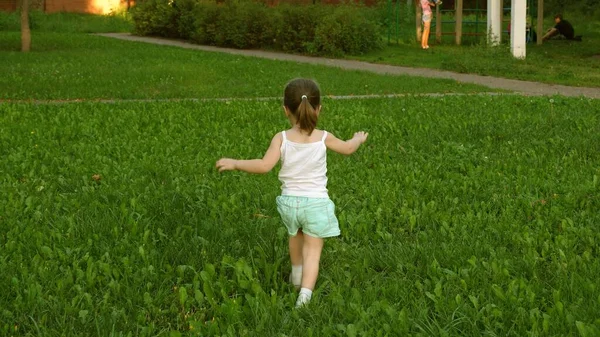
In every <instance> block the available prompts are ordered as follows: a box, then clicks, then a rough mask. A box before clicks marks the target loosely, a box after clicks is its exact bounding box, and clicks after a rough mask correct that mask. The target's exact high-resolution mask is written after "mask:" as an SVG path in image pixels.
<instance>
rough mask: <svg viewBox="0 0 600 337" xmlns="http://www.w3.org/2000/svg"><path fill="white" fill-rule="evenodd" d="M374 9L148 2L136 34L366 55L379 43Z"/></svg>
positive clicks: (138, 12)
mask: <svg viewBox="0 0 600 337" xmlns="http://www.w3.org/2000/svg"><path fill="white" fill-rule="evenodd" d="M373 13H374V9H370V8H366V7H361V6H356V5H340V6H328V5H309V6H303V5H295V6H292V5H281V6H278V7H267V6H266V5H265V4H263V3H260V2H254V1H226V2H225V3H223V4H218V3H215V2H208V1H204V0H173V2H172V3H170V2H169V1H168V0H146V1H144V2H142V3H141V4H140V5H138V6H137V7H136V9H135V11H134V15H133V19H134V22H135V26H136V29H135V32H136V33H137V34H140V35H159V36H164V37H176V38H181V39H187V40H192V41H193V42H196V43H199V44H205V45H214V46H220V47H232V48H240V49H255V48H262V49H276V50H283V51H286V52H296V53H307V54H312V55H342V54H345V53H353V54H357V53H364V52H367V51H369V50H372V49H375V48H377V47H378V46H379V45H380V40H381V39H380V36H381V35H380V23H379V22H378V20H373V17H375V15H373Z"/></svg>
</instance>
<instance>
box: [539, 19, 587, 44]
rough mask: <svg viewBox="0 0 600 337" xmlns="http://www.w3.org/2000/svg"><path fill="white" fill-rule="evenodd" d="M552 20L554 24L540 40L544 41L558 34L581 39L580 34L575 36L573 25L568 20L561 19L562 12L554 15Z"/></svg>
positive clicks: (567, 37)
mask: <svg viewBox="0 0 600 337" xmlns="http://www.w3.org/2000/svg"><path fill="white" fill-rule="evenodd" d="M554 22H555V23H556V25H555V26H554V27H552V28H550V30H548V32H546V35H544V37H542V41H546V40H548V39H550V38H552V37H555V36H558V35H562V36H564V37H565V38H566V39H567V40H575V41H581V35H578V36H575V29H573V25H571V23H570V22H569V21H567V20H563V18H562V14H556V15H555V16H554Z"/></svg>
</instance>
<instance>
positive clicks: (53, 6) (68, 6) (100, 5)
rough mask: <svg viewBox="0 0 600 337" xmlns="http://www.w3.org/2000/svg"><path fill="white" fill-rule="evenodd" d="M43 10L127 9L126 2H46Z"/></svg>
mask: <svg viewBox="0 0 600 337" xmlns="http://www.w3.org/2000/svg"><path fill="white" fill-rule="evenodd" d="M0 1H3V0H0ZM130 3H131V5H132V6H133V1H130ZM44 8H45V11H46V13H53V12H77V13H91V14H108V13H110V12H111V11H115V10H118V9H121V8H127V0H46V3H45V6H44Z"/></svg>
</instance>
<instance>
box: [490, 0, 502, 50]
mask: <svg viewBox="0 0 600 337" xmlns="http://www.w3.org/2000/svg"><path fill="white" fill-rule="evenodd" d="M502 10H503V8H502V0H487V35H488V43H489V44H490V45H491V46H497V45H498V44H500V42H502Z"/></svg>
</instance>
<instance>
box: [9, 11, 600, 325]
mask: <svg viewBox="0 0 600 337" xmlns="http://www.w3.org/2000/svg"><path fill="white" fill-rule="evenodd" d="M7 17H9V18H10V16H0V18H2V20H5V21H0V24H5V25H9V24H10V22H9V23H6V22H8V21H6V20H7V19H6V18H7ZM63 18H64V19H65V20H64V21H62V22H66V23H69V22H79V23H81V22H86V24H87V26H86V24H72V25H66V26H64V25H63V26H58V28H57V27H55V26H52V24H54V23H52V22H55V21H52V20H54V19H48V18H47V17H45V16H44V17H41V19H39V20H38V27H40V28H39V29H38V31H36V32H34V44H35V46H36V47H34V52H32V53H30V54H28V55H23V54H20V53H18V52H16V49H17V48H18V33H16V32H11V31H8V30H6V31H5V30H3V32H1V33H0V57H1V58H2V59H3V60H6V62H2V63H0V72H1V73H2V74H3V75H4V76H2V77H0V99H1V100H4V102H0V158H2V160H0V270H2V271H3V272H2V273H1V274H0V289H2V290H3V291H2V292H1V293H0V335H2V336H65V335H66V336H169V337H171V336H173V337H174V336H181V335H185V336H217V335H224V336H401V335H415V336H482V335H489V336H565V335H571V336H597V335H599V334H600V316H598V312H600V305H599V304H598V303H600V290H599V287H598V282H597V279H598V275H599V274H600V262H599V258H598V257H599V254H600V234H598V231H597V224H598V223H599V222H600V215H599V214H598V212H597V210H598V209H599V208H600V198H599V195H600V193H599V186H598V185H599V181H598V180H599V177H600V145H599V144H600V120H599V118H600V117H599V116H600V107H599V105H598V102H597V100H589V99H585V98H562V97H558V96H556V97H551V98H550V97H535V98H531V97H523V96H518V95H510V94H505V95H494V96H491V95H479V94H478V93H480V92H481V91H484V90H486V89H485V88H482V87H478V86H472V85H462V84H459V83H456V82H453V81H444V80H435V81H433V80H430V79H421V78H409V77H391V76H379V75H373V74H368V73H363V72H345V71H342V70H337V69H331V68H325V67H316V66H307V65H299V64H294V63H283V62H275V61H265V60H258V59H252V58H242V57H236V56H227V55H219V54H213V53H204V52H195V51H186V50H180V49H176V48H167V47H159V46H150V45H145V44H136V43H127V42H123V41H115V40H112V39H106V38H101V37H97V36H88V35H85V34H82V32H91V31H105V30H113V29H114V24H112V23H108V24H107V23H106V22H104V21H101V20H100V19H93V20H99V21H93V20H84V21H77V20H79V19H77V16H73V17H71V16H65V17H63ZM43 20H50V21H48V22H47V23H44V21H43ZM102 20H113V18H103V19H102ZM44 25H46V26H44ZM4 27H6V26H4ZM42 27H50V28H47V29H46V28H42ZM65 27H66V28H65ZM69 27H71V28H69ZM111 27H112V28H111ZM123 29H125V30H126V27H124V28H123ZM56 30H58V31H56ZM36 48H37V50H35V49H36ZM297 76H304V77H312V78H316V79H317V80H318V81H319V82H320V84H321V89H322V92H323V94H324V95H353V94H354V95H362V94H382V93H395V94H411V93H418V92H440V93H446V92H450V93H463V94H469V93H477V94H475V95H466V96H452V95H448V96H438V97H424V96H413V95H407V96H406V97H400V98H377V99H346V100H336V99H331V98H329V97H327V96H325V97H324V99H323V104H324V108H323V112H322V114H321V118H320V121H319V126H320V127H321V128H324V129H326V130H328V131H330V132H333V133H334V134H335V135H336V136H338V137H341V138H348V137H350V136H351V135H352V134H353V132H355V131H358V130H364V131H367V132H369V134H370V136H369V140H368V142H367V143H366V144H365V146H364V147H361V149H360V150H359V151H358V152H357V153H356V154H354V155H353V156H350V157H344V156H340V155H336V154H330V156H329V161H328V170H329V190H330V194H331V198H332V199H333V201H334V202H335V203H336V205H337V212H336V213H337V215H338V218H339V220H340V226H341V229H342V236H341V237H340V238H335V239H331V240H328V241H327V243H326V246H325V250H324V254H323V260H322V273H321V275H320V278H319V281H318V283H317V287H316V291H315V296H314V299H313V301H312V302H311V305H310V306H309V307H308V308H307V309H302V310H294V308H293V307H294V303H295V297H296V294H295V292H294V290H293V288H292V286H291V285H289V284H288V283H287V281H286V280H287V276H288V273H289V271H290V266H289V259H288V257H287V237H286V232H285V230H284V228H283V226H282V224H281V221H280V219H279V217H278V215H277V212H276V209H275V202H274V199H275V197H276V196H277V195H278V194H279V183H278V181H277V170H278V168H276V169H275V170H274V171H273V172H271V173H269V174H266V175H248V174H244V173H239V172H227V173H225V174H218V173H217V172H216V169H215V168H214V164H215V161H216V160H217V159H219V158H220V157H222V156H228V157H240V158H255V157H260V156H262V154H263V153H264V151H265V149H266V148H267V146H268V144H269V141H270V139H271V137H272V136H273V134H275V133H276V132H279V131H281V130H282V129H285V128H286V127H288V124H287V121H286V120H285V118H284V116H283V112H282V111H281V99H277V98H276V99H272V100H263V101H257V100H235V99H227V100H223V101H207V102H119V101H118V99H120V98H123V99H135V98H232V97H240V98H247V99H248V98H250V99H251V98H256V97H279V96H280V95H281V93H282V90H283V86H284V85H285V83H286V82H287V81H288V80H289V79H291V78H293V77H297ZM96 98H106V99H117V101H116V102H114V103H112V104H104V103H97V102H96V103H93V102H84V103H67V104H64V103H58V102H55V104H36V103H18V102H12V103H11V102H6V100H36V99H51V100H52V99H54V100H67V99H96Z"/></svg>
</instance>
